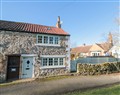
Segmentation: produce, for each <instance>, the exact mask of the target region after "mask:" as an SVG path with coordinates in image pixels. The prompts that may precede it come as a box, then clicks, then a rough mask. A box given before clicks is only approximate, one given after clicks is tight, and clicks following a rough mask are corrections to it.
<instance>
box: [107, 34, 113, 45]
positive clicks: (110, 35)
mask: <svg viewBox="0 0 120 95" xmlns="http://www.w3.org/2000/svg"><path fill="white" fill-rule="evenodd" d="M108 43H109V44H110V45H111V46H113V38H112V34H111V32H109V35H108Z"/></svg>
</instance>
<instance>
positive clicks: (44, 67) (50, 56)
mask: <svg viewBox="0 0 120 95" xmlns="http://www.w3.org/2000/svg"><path fill="white" fill-rule="evenodd" d="M43 58H47V66H43ZM50 58H52V60H53V64H52V65H49V59H50ZM55 58H58V65H55V63H54V60H55ZM60 58H63V65H60ZM41 59H42V66H41V67H40V68H41V69H47V68H63V67H65V55H58V56H57V55H56V56H55V55H41Z"/></svg>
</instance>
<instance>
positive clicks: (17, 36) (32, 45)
mask: <svg viewBox="0 0 120 95" xmlns="http://www.w3.org/2000/svg"><path fill="white" fill-rule="evenodd" d="M36 36H37V34H35V33H25V32H23V33H22V32H13V31H2V30H0V79H1V80H0V81H2V80H5V79H6V72H7V71H6V70H7V69H6V68H7V56H6V55H8V54H37V56H36V57H35V64H34V68H35V70H34V75H35V77H41V76H51V75H58V74H64V73H67V71H68V70H67V69H66V68H68V63H67V60H69V57H68V56H67V55H66V54H67V53H69V49H66V48H68V46H69V44H68V40H69V39H67V38H69V37H67V36H60V47H55V46H40V45H36V42H37V38H36ZM41 55H66V58H65V60H66V62H65V63H64V64H65V65H66V67H65V68H61V69H60V68H58V69H55V68H54V69H44V70H42V69H40V66H41V57H40V56H41Z"/></svg>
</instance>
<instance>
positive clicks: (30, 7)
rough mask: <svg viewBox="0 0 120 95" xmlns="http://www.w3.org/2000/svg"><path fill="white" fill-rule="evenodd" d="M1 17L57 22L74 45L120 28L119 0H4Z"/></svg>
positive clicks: (23, 20) (36, 22)
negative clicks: (58, 18) (59, 21)
mask: <svg viewBox="0 0 120 95" xmlns="http://www.w3.org/2000/svg"><path fill="white" fill-rule="evenodd" d="M1 1H2V3H1V4H0V8H1V9H0V11H1V12H0V16H1V17H0V19H2V20H9V21H17V22H29V23H35V24H42V25H48V26H55V24H56V21H57V17H58V16H60V17H61V21H62V22H63V23H62V28H63V29H64V30H65V31H66V32H68V33H69V34H70V35H71V47H75V46H80V45H82V44H83V43H86V44H94V43H99V42H103V41H105V36H107V34H108V32H110V31H115V30H117V29H118V26H117V24H116V21H115V19H116V18H117V17H119V0H1Z"/></svg>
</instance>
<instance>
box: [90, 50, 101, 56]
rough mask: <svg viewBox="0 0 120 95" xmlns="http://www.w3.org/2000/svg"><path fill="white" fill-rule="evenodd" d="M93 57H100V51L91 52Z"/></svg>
mask: <svg viewBox="0 0 120 95" xmlns="http://www.w3.org/2000/svg"><path fill="white" fill-rule="evenodd" d="M91 56H100V51H94V52H91Z"/></svg>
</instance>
